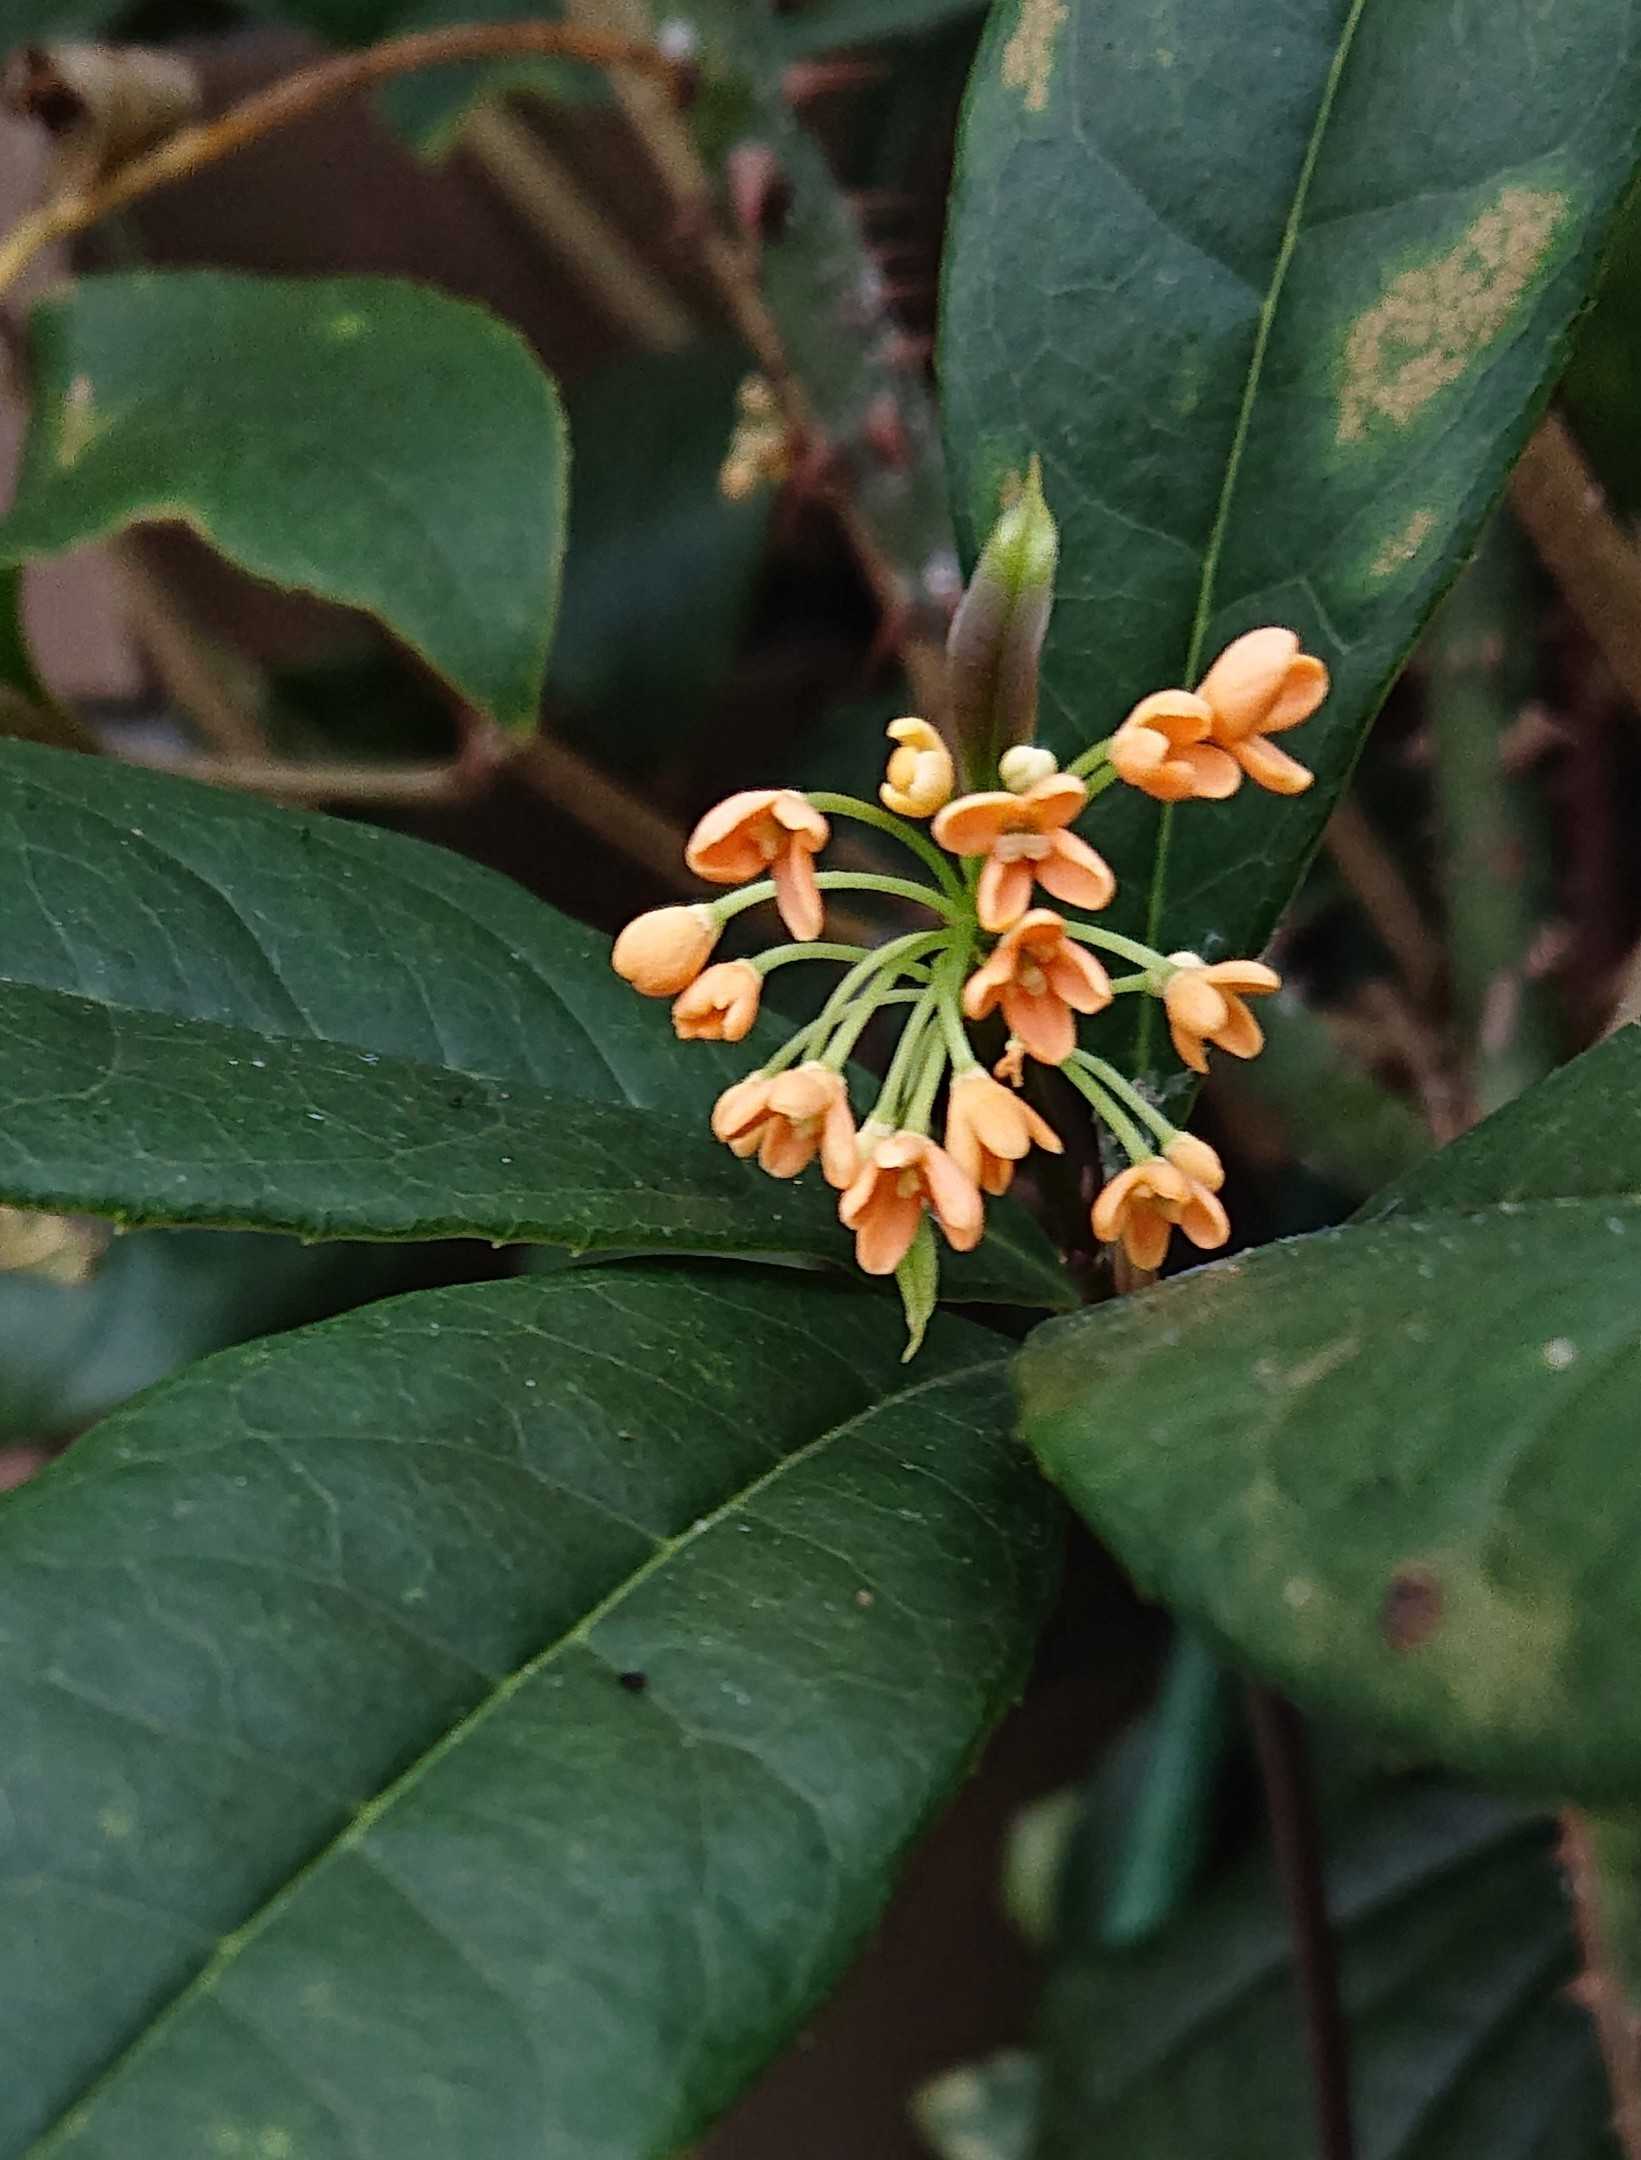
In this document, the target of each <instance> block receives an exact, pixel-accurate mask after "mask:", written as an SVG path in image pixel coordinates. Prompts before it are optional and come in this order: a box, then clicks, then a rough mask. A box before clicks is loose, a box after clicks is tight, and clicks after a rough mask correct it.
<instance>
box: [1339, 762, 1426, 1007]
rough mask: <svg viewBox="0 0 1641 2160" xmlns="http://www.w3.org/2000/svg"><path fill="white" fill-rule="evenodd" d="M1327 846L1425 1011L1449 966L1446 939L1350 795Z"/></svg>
mask: <svg viewBox="0 0 1641 2160" xmlns="http://www.w3.org/2000/svg"><path fill="white" fill-rule="evenodd" d="M1323 845H1324V846H1325V847H1326V849H1327V851H1328V853H1329V855H1330V856H1331V857H1332V858H1333V863H1334V867H1335V868H1336V869H1337V871H1338V872H1339V875H1340V876H1341V877H1342V878H1343V879H1344V881H1345V883H1346V884H1347V885H1348V886H1349V887H1350V889H1351V891H1352V893H1354V894H1355V896H1356V899H1357V902H1358V904H1359V905H1360V907H1361V909H1362V911H1363V913H1364V914H1365V915H1366V916H1367V918H1368V920H1369V922H1371V923H1372V925H1373V927H1374V929H1375V930H1377V931H1378V933H1379V935H1380V937H1381V938H1383V939H1384V942H1385V949H1386V950H1387V951H1388V952H1389V954H1390V956H1391V958H1392V959H1393V960H1394V961H1395V963H1396V966H1397V968H1398V970H1399V971H1400V973H1401V977H1402V980H1403V981H1404V982H1405V983H1406V985H1407V988H1408V991H1409V993H1410V994H1411V996H1412V997H1413V998H1415V999H1416V1000H1417V1002H1418V1003H1419V1004H1420V1005H1421V1006H1424V1005H1425V1004H1427V1003H1428V1002H1429V1000H1430V999H1431V998H1432V997H1433V996H1434V995H1435V993H1436V990H1437V988H1438V987H1439V985H1440V983H1441V979H1442V971H1443V968H1444V965H1445V961H1444V957H1443V953H1442V942H1441V939H1440V938H1439V937H1437V936H1436V935H1435V933H1434V932H1433V931H1432V930H1431V928H1430V926H1429V924H1428V923H1427V922H1426V921H1425V918H1424V912H1423V910H1422V909H1421V908H1420V906H1419V903H1418V901H1417V900H1416V899H1415V898H1414V897H1413V893H1412V890H1411V889H1410V887H1409V885H1408V883H1407V880H1406V879H1405V878H1404V877H1403V875H1402V873H1401V870H1400V869H1399V868H1398V866H1397V864H1396V862H1395V860H1394V859H1393V858H1392V856H1391V854H1390V852H1389V850H1388V849H1387V848H1386V847H1385V846H1384V844H1383V842H1382V841H1381V840H1380V838H1379V836H1378V834H1377V833H1376V832H1375V831H1374V829H1373V827H1372V826H1371V825H1370V824H1369V822H1368V819H1367V815H1366V813H1365V812H1364V811H1363V809H1362V807H1361V805H1360V804H1359V803H1357V802H1355V801H1354V800H1353V799H1352V798H1351V797H1350V796H1348V795H1347V796H1343V797H1341V799H1340V802H1339V804H1338V807H1337V808H1336V809H1335V811H1334V813H1333V815H1332V817H1331V818H1329V820H1328V827H1327V831H1326V833H1325V835H1324V836H1323Z"/></svg>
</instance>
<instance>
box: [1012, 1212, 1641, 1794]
mask: <svg viewBox="0 0 1641 2160" xmlns="http://www.w3.org/2000/svg"><path fill="white" fill-rule="evenodd" d="M1638 1255H1641V1199H1637V1198H1635V1197H1633V1196H1629V1195H1626V1196H1624V1197H1622V1198H1613V1199H1604V1200H1573V1199H1567V1200H1548V1201H1537V1202H1523V1203H1511V1204H1509V1205H1508V1206H1506V1207H1502V1208H1498V1209H1494V1210H1491V1211H1488V1212H1487V1213H1485V1214H1479V1215H1459V1214H1454V1215H1446V1216H1440V1215H1438V1216H1431V1217H1426V1218H1421V1219H1416V1220H1406V1221H1391V1222H1388V1223H1382V1224H1375V1225H1364V1226H1361V1227H1355V1228H1350V1229H1347V1230H1343V1231H1338V1232H1330V1233H1326V1234H1324V1235H1322V1236H1319V1237H1312V1238H1305V1239H1301V1240H1297V1241H1295V1242H1294V1243H1292V1244H1287V1245H1277V1246H1271V1247H1267V1248H1266V1249H1265V1250H1263V1251H1261V1252H1257V1253H1254V1254H1252V1255H1249V1256H1247V1257H1244V1258H1240V1259H1236V1260H1231V1261H1226V1262H1223V1263H1221V1264H1220V1265H1218V1266H1215V1267H1209V1268H1203V1269H1200V1270H1198V1271H1197V1272H1195V1273H1193V1274H1191V1275H1189V1276H1185V1277H1182V1278H1180V1279H1179V1281H1178V1282H1177V1283H1174V1284H1169V1285H1165V1286H1164V1287H1162V1288H1161V1289H1159V1290H1157V1291H1155V1292H1153V1293H1148V1294H1147V1295H1145V1296H1144V1297H1140V1298H1134V1299H1130V1300H1127V1301H1125V1302H1123V1303H1122V1304H1120V1305H1115V1306H1108V1307H1106V1308H1104V1309H1103V1310H1102V1311H1101V1312H1100V1313H1098V1314H1095V1315H1090V1316H1088V1317H1087V1318H1079V1319H1075V1320H1069V1321H1065V1322H1060V1323H1052V1324H1050V1325H1049V1326H1047V1327H1046V1328H1044V1329H1041V1330H1039V1332H1038V1334H1037V1335H1036V1336H1035V1337H1034V1338H1033V1339H1032V1341H1031V1343H1030V1344H1028V1346H1027V1349H1026V1351H1025V1354H1024V1359H1023V1364H1022V1380H1021V1387H1022V1395H1023V1401H1024V1410H1025V1430H1026V1434H1027V1437H1028V1439H1029V1440H1030V1442H1031V1444H1032V1446H1033V1447H1034V1448H1035V1449H1036V1451H1037V1453H1038V1455H1039V1458H1040V1459H1041V1461H1042V1462H1043V1464H1044V1467H1045V1468H1046V1470H1047V1471H1048V1474H1049V1476H1050V1477H1051V1478H1053V1479H1054V1480H1055V1482H1056V1483H1058V1484H1059V1485H1060V1486H1061V1487H1062V1488H1063V1489H1064V1491H1065V1493H1066V1495H1067V1497H1068V1498H1069V1499H1070V1500H1071V1501H1072V1503H1073V1505H1074V1506H1076V1507H1077V1508H1078V1509H1079V1511H1080V1512H1081V1513H1082V1514H1083V1515H1085V1516H1086V1518H1087V1519H1088V1521H1089V1522H1090V1523H1092V1524H1093V1525H1094V1527H1095V1529H1096V1530H1097V1531H1098V1532H1099V1533H1100V1534H1101V1535H1102V1536H1103V1537H1105V1538H1106V1539H1108V1540H1109V1542H1110V1543H1111V1545H1112V1547H1113V1549H1114V1550H1115V1551H1116V1552H1117V1554H1118V1555H1119V1556H1120V1557H1121V1559H1122V1561H1123V1563H1124V1565H1125V1566H1126V1567H1127V1568H1129V1569H1130V1570H1131V1571H1132V1573H1133V1574H1134V1576H1135V1578H1136V1580H1137V1581H1138V1582H1139V1583H1140V1585H1141V1586H1142V1587H1143V1588H1145V1589H1146V1590H1148V1591H1149V1592H1151V1593H1153V1594H1154V1595H1156V1596H1158V1597H1160V1598H1162V1599H1163V1600H1165V1601H1166V1602H1167V1603H1168V1604H1170V1605H1172V1606H1175V1607H1177V1608H1178V1609H1180V1610H1181V1611H1184V1612H1186V1613H1190V1614H1192V1615H1194V1616H1196V1617H1197V1618H1199V1619H1200V1620H1201V1621H1202V1622H1204V1623H1205V1624H1206V1625H1207V1626H1209V1627H1210V1628H1212V1629H1213V1630H1214V1631H1215V1632H1216V1633H1217V1635H1218V1636H1219V1637H1220V1638H1221V1640H1222V1641H1224V1642H1227V1643H1229V1644H1230V1645H1231V1646H1232V1647H1233V1649H1234V1653H1235V1654H1236V1655H1237V1656H1238V1657H1239V1658H1241V1659H1242V1660H1244V1661H1246V1662H1247V1663H1249V1664H1251V1665H1252V1666H1254V1667H1255V1668H1256V1669H1257V1670H1258V1671H1259V1672H1260V1673H1261V1674H1263V1675H1267V1676H1269V1677H1270V1678H1271V1679H1272V1680H1273V1681H1274V1682H1275V1684H1277V1685H1279V1686H1281V1687H1284V1688H1286V1689H1288V1690H1289V1691H1291V1692H1292V1693H1293V1694H1294V1695H1295V1696H1296V1697H1298V1698H1299V1699H1300V1700H1302V1701H1305V1702H1308V1703H1311V1704H1313V1705H1315V1706H1317V1707H1318V1708H1321V1709H1326V1710H1331V1711H1335V1712H1338V1713H1339V1714H1341V1715H1345V1716H1348V1717H1350V1718H1351V1719H1353V1720H1355V1721H1358V1722H1362V1723H1366V1724H1369V1725H1370V1726H1371V1727H1372V1728H1373V1729H1375V1730H1379V1731H1383V1732H1384V1733H1386V1734H1388V1735H1390V1736H1391V1737H1392V1738H1394V1739H1395V1740H1396V1741H1397V1742H1398V1743H1400V1744H1401V1745H1404V1746H1406V1747H1408V1748H1410V1749H1411V1750H1413V1751H1415V1753H1416V1754H1417V1756H1418V1757H1419V1758H1420V1759H1422V1760H1429V1761H1436V1762H1443V1763H1447V1764H1451V1765H1453V1766H1455V1767H1457V1768H1460V1769H1463V1770H1467V1771H1473V1772H1475V1773H1476V1774H1478V1775H1481V1776H1484V1777H1487V1778H1489V1779H1492V1780H1495V1781H1498V1782H1503V1783H1508V1784H1510V1785H1512V1786H1516V1787H1521V1788H1526V1789H1529V1790H1533V1791H1537V1792H1540V1793H1543V1794H1547V1795H1554V1796H1562V1795H1565V1794H1568V1793H1571V1794H1574V1795H1584V1794H1588V1795H1591V1796H1595V1795H1623V1794H1628V1793H1633V1792H1634V1791H1635V1789H1636V1787H1637V1783H1638V1781H1641V1699H1638V1697H1637V1694H1636V1690H1635V1685H1634V1654H1633V1653H1634V1641H1635V1633H1636V1629H1637V1626H1638V1624H1641V1558H1638V1555H1641V1492H1638V1489H1637V1487H1636V1483H1635V1480H1634V1477H1633V1475H1632V1467H1633V1455H1634V1427H1635V1421H1634V1401H1635V1395H1636V1389H1637V1385H1638V1383H1641V1340H1638V1339H1637V1335H1636V1330H1635V1282H1636V1267H1637V1256H1638Z"/></svg>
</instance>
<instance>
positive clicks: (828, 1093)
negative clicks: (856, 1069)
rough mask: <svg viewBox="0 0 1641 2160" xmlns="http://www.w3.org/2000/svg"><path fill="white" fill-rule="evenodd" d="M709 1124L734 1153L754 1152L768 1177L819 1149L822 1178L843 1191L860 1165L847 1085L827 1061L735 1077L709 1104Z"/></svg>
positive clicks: (782, 1174)
mask: <svg viewBox="0 0 1641 2160" xmlns="http://www.w3.org/2000/svg"><path fill="white" fill-rule="evenodd" d="M712 1130H713V1133H714V1134H715V1136H716V1137H717V1138H718V1139H720V1140H722V1141H724V1142H726V1143H727V1145H728V1146H729V1147H730V1148H731V1149H732V1150H733V1151H734V1153H735V1154H737V1155H739V1156H742V1157H745V1156H748V1155H752V1154H756V1155H757V1158H758V1161H759V1163H760V1165H761V1166H762V1167H763V1168H764V1169H765V1170H767V1171H768V1172H769V1174H770V1176H771V1177H778V1178H793V1177H796V1176H797V1175H798V1173H799V1171H800V1170H807V1169H808V1167H809V1165H810V1164H811V1163H812V1162H813V1161H814V1159H815V1157H816V1156H817V1155H819V1157H820V1161H821V1174H822V1175H823V1176H824V1178H825V1179H826V1182H827V1184H828V1185H831V1186H835V1187H836V1188H837V1190H838V1191H839V1192H842V1191H843V1190H844V1189H845V1188H846V1187H847V1186H849V1185H852V1184H853V1183H854V1181H855V1177H856V1175H857V1174H858V1172H859V1169H860V1157H859V1153H858V1151H857V1149H856V1146H855V1121H854V1119H853V1118H852V1117H851V1116H850V1115H849V1096H848V1091H847V1089H846V1088H845V1086H844V1084H843V1076H842V1075H841V1074H840V1073H835V1072H833V1071H832V1070H831V1068H830V1067H829V1066H826V1065H821V1064H816V1063H813V1062H812V1063H810V1064H807V1065H800V1066H798V1067H797V1068H796V1070H795V1071H793V1072H784V1073H775V1074H773V1075H770V1074H764V1073H755V1074H754V1075H753V1076H752V1077H751V1079H749V1080H737V1081H736V1083H735V1085H734V1086H733V1087H730V1088H726V1089H725V1090H724V1092H723V1094H722V1095H720V1096H719V1098H718V1100H717V1102H716V1104H715V1105H714V1106H713V1112H712Z"/></svg>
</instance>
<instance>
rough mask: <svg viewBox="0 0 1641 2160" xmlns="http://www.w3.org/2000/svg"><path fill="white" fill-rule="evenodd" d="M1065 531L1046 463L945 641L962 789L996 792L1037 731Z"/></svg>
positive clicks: (994, 540)
mask: <svg viewBox="0 0 1641 2160" xmlns="http://www.w3.org/2000/svg"><path fill="white" fill-rule="evenodd" d="M1059 560H1060V529H1059V527H1058V526H1057V525H1056V524H1055V522H1054V518H1053V514H1052V513H1051V511H1050V510H1049V507H1048V504H1047V503H1046V502H1045V501H1044V500H1043V472H1042V464H1041V461H1040V460H1039V459H1037V458H1035V457H1034V458H1033V459H1032V461H1031V467H1030V470H1029V471H1028V472H1027V474H1026V478H1025V483H1024V485H1023V486H1022V487H1021V489H1020V492H1019V493H1018V494H1017V495H1016V496H1015V498H1014V500H1013V502H1011V503H1010V504H1009V506H1008V507H1007V509H1006V510H1004V512H1003V514H1002V516H1001V517H1000V518H999V519H998V520H997V523H996V524H995V525H994V526H993V527H992V529H991V536H990V538H989V539H988V540H987V542H986V544H985V546H984V547H983V548H982V549H981V551H980V560H979V562H978V563H977V564H976V565H975V570H974V576H973V577H972V578H970V580H969V584H968V589H967V591H966V592H965V593H964V595H963V598H962V599H961V601H959V603H958V608H957V613H956V614H955V615H954V616H953V617H952V627H951V634H950V636H949V637H948V639H947V641H946V655H947V660H948V662H949V668H950V683H951V700H952V715H953V723H954V733H955V736H956V741H957V746H958V755H959V757H960V759H961V761H962V767H963V780H964V784H965V786H967V787H970V788H990V787H995V786H996V784H997V768H998V763H999V761H1000V759H1001V758H1002V756H1003V753H1004V751H1006V750H1008V749H1010V748H1011V747H1012V746H1013V745H1014V744H1016V743H1026V742H1029V741H1030V740H1031V738H1032V736H1033V735H1034V734H1035V733H1036V729H1037V670H1038V663H1039V660H1040V659H1041V656H1042V650H1043V639H1044V637H1045V636H1046V635H1047V633H1048V618H1049V614H1050V611H1051V610H1052V608H1053V606H1054V575H1055V571H1056V569H1057V568H1058V565H1059Z"/></svg>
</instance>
